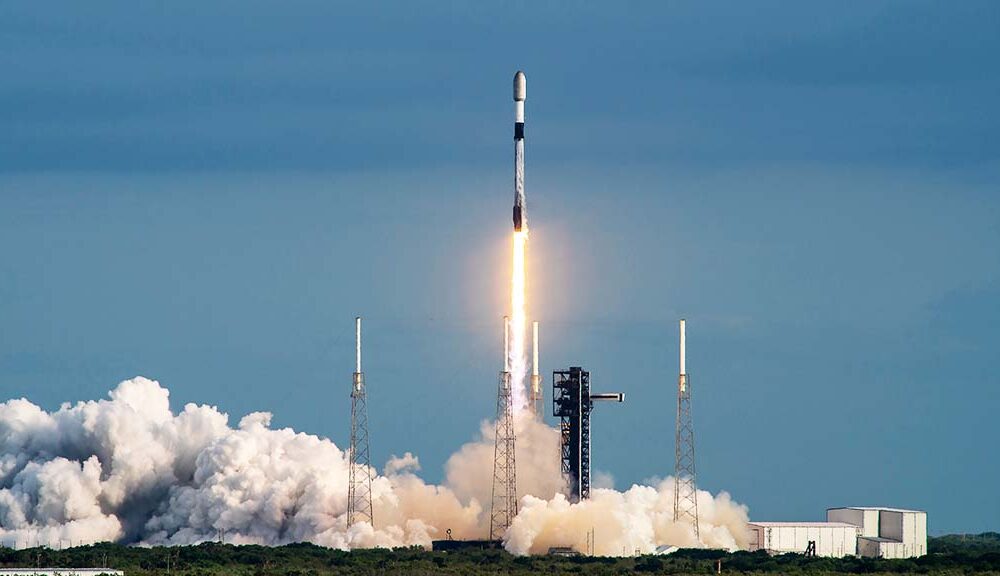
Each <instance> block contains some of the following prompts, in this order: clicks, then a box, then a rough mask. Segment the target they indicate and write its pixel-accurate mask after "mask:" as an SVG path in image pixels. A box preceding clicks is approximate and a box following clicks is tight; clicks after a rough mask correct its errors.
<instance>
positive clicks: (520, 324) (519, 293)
mask: <svg viewBox="0 0 1000 576" xmlns="http://www.w3.org/2000/svg"><path fill="white" fill-rule="evenodd" d="M527 244H528V229H527V228H524V229H522V230H520V231H517V232H514V237H513V241H512V246H513V255H512V259H511V263H512V267H511V281H510V335H509V336H510V349H509V350H508V352H507V354H508V360H509V362H508V365H509V366H510V387H511V395H512V400H513V404H514V413H515V414H518V413H520V412H521V411H523V410H524V409H525V408H526V407H527V406H528V396H527V388H526V386H525V381H526V379H527V375H528V359H527V355H526V353H525V350H526V345H527V339H526V332H527V330H526V328H527V325H528V321H527V317H528V314H527V301H526V297H525V294H526V280H525V279H526V276H527V274H526V266H525V250H526V248H527Z"/></svg>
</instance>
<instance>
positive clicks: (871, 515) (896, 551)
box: [826, 506, 927, 558]
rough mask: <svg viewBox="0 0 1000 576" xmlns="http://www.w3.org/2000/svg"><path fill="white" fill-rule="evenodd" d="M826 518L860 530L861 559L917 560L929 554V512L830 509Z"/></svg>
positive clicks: (872, 508)
mask: <svg viewBox="0 0 1000 576" xmlns="http://www.w3.org/2000/svg"><path fill="white" fill-rule="evenodd" d="M826 519H827V520H829V521H831V522H847V523H849V524H853V525H855V526H857V527H858V530H859V534H858V546H857V552H856V553H857V554H858V555H859V556H866V557H871V558H914V557H917V556H924V555H926V554H927V513H926V512H921V511H919V510H902V509H899V508H879V507H862V506H855V507H850V508H830V509H829V510H827V511H826Z"/></svg>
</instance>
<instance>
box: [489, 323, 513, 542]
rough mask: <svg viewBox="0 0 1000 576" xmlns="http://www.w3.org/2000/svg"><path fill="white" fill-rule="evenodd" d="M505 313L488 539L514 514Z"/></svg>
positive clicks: (497, 536)
mask: <svg viewBox="0 0 1000 576" xmlns="http://www.w3.org/2000/svg"><path fill="white" fill-rule="evenodd" d="M509 324H510V320H509V319H508V318H506V317H504V332H503V343H504V346H503V349H504V356H503V358H504V360H503V368H504V369H503V370H502V371H501V372H500V378H499V380H498V383H497V420H496V433H495V445H494V448H493V494H492V504H491V507H490V540H502V539H503V536H504V534H506V533H507V529H508V528H510V525H511V523H512V522H513V521H514V517H515V516H517V462H516V460H515V458H514V398H513V396H512V394H511V388H510V360H509V356H508V355H507V351H508V349H509V342H508V334H509V330H510V326H509Z"/></svg>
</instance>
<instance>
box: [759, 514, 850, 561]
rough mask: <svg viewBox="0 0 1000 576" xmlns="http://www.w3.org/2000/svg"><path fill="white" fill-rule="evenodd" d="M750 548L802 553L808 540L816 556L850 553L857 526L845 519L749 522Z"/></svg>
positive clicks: (779, 552)
mask: <svg viewBox="0 0 1000 576" xmlns="http://www.w3.org/2000/svg"><path fill="white" fill-rule="evenodd" d="M749 527H750V551H751V552H753V551H756V550H767V551H768V552H771V553H775V554H785V553H788V552H795V553H798V554H804V553H805V552H806V549H807V548H808V547H809V543H810V542H814V543H815V546H816V555H817V556H829V557H834V558H839V557H842V556H853V555H854V554H855V551H856V549H857V542H858V527H857V526H855V525H854V524H849V523H847V522H750V524H749Z"/></svg>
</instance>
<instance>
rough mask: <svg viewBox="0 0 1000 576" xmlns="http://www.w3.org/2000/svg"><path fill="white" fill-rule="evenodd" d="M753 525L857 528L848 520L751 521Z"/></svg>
mask: <svg viewBox="0 0 1000 576" xmlns="http://www.w3.org/2000/svg"><path fill="white" fill-rule="evenodd" d="M750 525H751V526H761V527H763V528H778V527H784V526H801V527H803V528H855V529H856V528H857V526H855V525H854V524H850V523H848V522H757V521H751V522H750Z"/></svg>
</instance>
